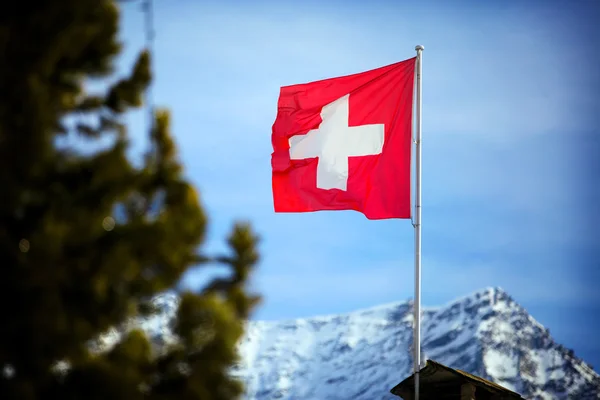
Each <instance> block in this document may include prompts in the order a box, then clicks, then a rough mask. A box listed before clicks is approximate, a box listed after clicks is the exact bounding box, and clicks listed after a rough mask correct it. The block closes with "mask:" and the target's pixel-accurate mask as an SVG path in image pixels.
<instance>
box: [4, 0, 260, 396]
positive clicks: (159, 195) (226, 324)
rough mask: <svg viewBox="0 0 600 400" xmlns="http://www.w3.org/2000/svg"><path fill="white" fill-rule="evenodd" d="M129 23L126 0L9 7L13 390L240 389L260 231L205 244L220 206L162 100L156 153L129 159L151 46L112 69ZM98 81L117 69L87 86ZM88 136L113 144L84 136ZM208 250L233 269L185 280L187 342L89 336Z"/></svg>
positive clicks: (141, 307) (7, 384)
mask: <svg viewBox="0 0 600 400" xmlns="http://www.w3.org/2000/svg"><path fill="white" fill-rule="evenodd" d="M118 22H119V8H118V6H117V4H116V3H115V1H114V0H62V1H40V2H23V3H20V2H16V3H15V2H12V3H11V5H10V6H7V7H4V8H3V10H2V12H1V13H0V55H1V56H2V61H1V62H0V313H1V315H2V322H1V323H0V399H23V400H28V399H45V398H60V399H103V400H104V399H115V400H117V399H127V400H134V399H141V398H144V399H179V400H184V399H202V400H211V399H223V400H231V399H235V398H237V397H238V396H239V395H240V393H241V391H242V386H241V384H240V382H238V381H236V380H235V379H233V378H231V376H230V374H229V368H230V367H231V366H232V365H234V363H235V362H236V343H237V341H238V339H239V338H240V336H241V335H242V333H243V322H244V320H246V318H247V317H248V315H249V313H250V311H251V310H252V307H253V306H254V304H255V303H256V302H257V297H254V296H252V295H249V294H248V293H247V291H246V287H245V285H246V282H247V279H248V275H249V273H250V272H251V270H252V268H253V266H254V265H255V264H256V262H257V260H258V255H257V253H256V249H255V246H256V242H257V238H256V237H255V235H254V233H253V232H252V230H251V228H250V226H249V225H247V224H237V225H235V226H234V228H233V230H232V233H231V235H230V237H229V239H228V243H229V247H230V249H231V252H230V254H228V255H225V256H219V257H208V256H206V255H201V254H199V253H198V249H199V248H200V247H199V246H200V245H201V244H202V242H203V240H204V236H205V232H206V224H207V216H206V215H205V213H204V211H203V209H202V208H201V206H200V204H199V199H198V196H197V193H196V192H195V190H194V188H193V187H192V185H191V184H190V183H189V182H188V181H186V179H185V178H184V174H183V171H182V166H181V164H180V163H179V161H178V158H177V154H176V146H175V143H174V141H173V138H172V135H171V132H170V131H169V114H168V112H167V111H165V110H161V111H158V112H156V114H155V122H154V127H153V129H152V131H151V132H150V141H151V146H150V150H149V151H148V152H147V153H146V154H145V156H144V159H143V163H142V165H141V166H139V165H134V164H133V163H132V162H131V161H130V160H129V158H128V156H127V154H126V151H127V149H128V137H127V130H126V128H125V126H124V124H123V122H122V121H123V117H124V115H125V114H126V113H127V112H128V111H130V110H131V109H134V108H138V107H140V106H141V105H142V99H143V92H144V90H145V88H146V87H147V86H148V84H149V83H150V81H151V71H150V62H149V61H150V55H149V54H148V53H147V52H142V53H141V54H140V55H139V58H138V59H137V61H136V63H135V65H134V66H133V68H132V70H131V73H130V74H129V76H125V77H120V78H118V79H117V77H115V76H114V72H113V64H114V62H115V58H116V56H118V54H119V52H120V49H121V46H120V43H119V42H118V40H117V32H118ZM165 79H168V78H165ZM98 80H103V82H104V81H107V80H109V81H110V82H111V83H110V85H108V88H107V89H106V90H105V91H103V92H99V93H94V92H89V91H88V90H86V89H87V87H89V85H87V83H88V82H93V81H98ZM74 137H76V138H78V140H79V141H84V142H86V143H88V142H89V143H92V144H94V143H101V144H102V147H101V148H99V150H97V151H94V152H90V151H84V150H83V149H82V147H81V146H79V145H74V144H73V143H74V142H73V140H72V139H73V138H74ZM67 139H68V140H67ZM86 147H88V148H89V146H86ZM97 148H98V147H97ZM208 261H211V262H212V263H214V262H219V263H224V264H226V265H229V266H230V267H231V271H232V273H231V276H230V277H229V278H227V279H219V280H215V281H214V282H212V283H211V284H210V285H208V287H206V288H204V289H203V290H202V291H200V292H198V293H191V292H188V293H184V294H183V295H182V297H181V302H180V306H179V309H178V312H177V317H176V320H175V323H174V327H173V328H174V332H175V333H176V334H177V335H178V338H179V340H178V341H177V344H176V345H173V346H170V347H168V348H166V349H163V351H162V352H160V353H157V352H153V350H152V348H151V346H150V343H149V341H148V339H147V338H146V337H145V336H144V335H143V334H142V333H141V332H139V331H132V332H130V333H128V334H127V335H125V336H124V337H123V338H122V339H121V340H120V342H119V343H118V344H117V345H116V346H115V347H114V348H112V349H110V350H109V351H106V352H102V353H94V352H92V351H91V350H90V342H91V341H92V340H94V339H95V338H97V337H98V336H99V335H100V334H102V333H104V332H106V330H107V329H108V328H110V327H113V326H119V324H122V323H123V322H124V321H126V320H127V319H128V318H131V317H133V316H135V315H141V314H144V313H146V314H147V313H151V312H154V311H155V310H152V307H149V304H151V303H150V301H149V300H150V299H151V298H152V296H154V295H156V294H157V293H160V292H161V291H164V290H166V289H169V288H172V287H173V286H174V285H176V284H177V282H178V281H179V280H180V278H181V276H182V274H183V273H184V272H185V271H186V270H187V269H188V268H190V267H192V266H196V265H199V264H203V263H204V265H205V266H208V265H206V263H207V262H208ZM57 362H65V363H66V365H67V366H68V367H67V368H66V369H63V370H59V369H57V368H56V365H57Z"/></svg>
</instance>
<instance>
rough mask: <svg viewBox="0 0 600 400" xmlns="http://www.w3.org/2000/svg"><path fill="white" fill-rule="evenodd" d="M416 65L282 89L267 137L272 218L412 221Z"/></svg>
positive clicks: (404, 64)
mask: <svg viewBox="0 0 600 400" xmlns="http://www.w3.org/2000/svg"><path fill="white" fill-rule="evenodd" d="M415 61H416V57H415V58H411V59H409V60H405V61H401V62H398V63H395V64H391V65H388V66H385V67H381V68H377V69H374V70H371V71H367V72H362V73H358V74H354V75H348V76H343V77H338V78H331V79H325V80H321V81H317V82H311V83H305V84H298V85H292V86H284V87H282V88H281V92H280V96H279V102H278V106H277V118H276V119H275V123H274V124H273V134H272V142H273V154H272V157H271V164H272V167H273V201H274V206H275V212H310V211H320V210H356V211H359V212H361V213H363V214H364V215H365V216H366V217H367V218H368V219H386V218H410V217H411V201H410V197H411V190H410V186H411V185H410V182H411V141H412V135H411V126H412V109H413V88H414V86H413V83H414V75H415Z"/></svg>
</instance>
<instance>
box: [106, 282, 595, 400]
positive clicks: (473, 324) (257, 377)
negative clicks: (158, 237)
mask: <svg viewBox="0 0 600 400" xmlns="http://www.w3.org/2000/svg"><path fill="white" fill-rule="evenodd" d="M157 302H159V303H160V304H161V306H162V308H163V310H164V314H162V315H159V316H156V317H153V318H151V319H147V320H143V321H139V322H138V323H139V324H141V325H142V327H143V328H144V329H145V330H146V331H148V333H149V334H150V335H151V336H152V338H153V340H154V341H155V342H156V343H159V344H160V343H164V342H165V341H169V340H173V338H172V336H171V335H170V333H169V329H168V321H169V318H170V316H171V315H172V314H173V311H174V309H175V308H176V305H177V298H176V297H175V296H174V295H163V296H160V297H158V298H157ZM117 334H118V333H117V332H116V331H115V332H113V335H108V336H107V340H108V341H109V342H110V341H112V340H114V338H115V336H114V335H117ZM411 343H412V303H411V302H402V303H394V304H388V305H383V306H379V307H374V308H370V309H366V310H359V311H355V312H352V313H347V314H342V315H330V316H320V317H314V318H307V319H297V320H292V321H277V322H263V321H257V322H249V323H248V324H247V327H246V335H245V337H244V338H243V340H242V341H241V343H240V354H241V356H242V357H241V358H242V360H241V362H240V363H239V365H237V366H236V368H234V371H233V373H234V374H235V375H237V376H239V377H240V378H241V379H242V380H243V381H244V382H245V383H246V388H247V396H246V397H245V399H248V400H273V399H294V400H329V399H331V400H335V399H340V400H341V399H344V400H347V399H353V400H362V399H364V400H367V399H368V400H374V399H398V397H396V396H393V395H391V394H390V393H389V390H390V389H391V388H392V387H393V386H394V385H396V384H397V383H399V382H400V381H401V380H403V379H404V378H406V377H407V376H409V375H410V374H411V366H412V357H411V348H410V347H411ZM422 352H423V359H424V360H425V359H433V360H435V361H438V362H441V363H442V364H445V365H448V366H450V367H453V368H458V369H462V370H465V371H467V372H471V373H474V374H476V375H479V376H481V377H484V378H487V379H490V380H492V381H494V382H497V383H498V384H500V385H502V386H505V387H506V388H508V389H511V390H513V391H516V392H518V393H521V394H522V395H523V397H526V398H528V399H552V400H554V399H556V400H560V399H579V400H585V399H600V376H599V375H598V374H597V373H596V372H595V371H594V370H593V369H592V368H591V367H590V366H589V365H587V364H586V363H585V362H583V361H582V360H580V359H578V358H577V357H575V356H574V354H573V352H572V351H571V350H568V349H565V348H564V347H562V346H561V345H559V344H557V343H555V342H554V341H553V340H552V338H551V336H550V334H549V332H548V330H547V329H545V328H544V327H543V326H542V325H540V324H539V323H538V322H536V321H535V320H534V319H533V318H532V317H531V316H530V315H529V314H528V313H527V312H526V311H525V310H524V309H523V308H522V307H521V306H519V305H518V304H516V303H515V302H514V301H513V300H512V299H511V298H510V296H509V295H508V294H507V293H505V292H504V291H502V290H501V289H497V288H488V289H485V290H481V291H478V292H476V293H474V294H472V295H469V296H467V297H464V298H461V299H458V300H455V301H453V302H451V303H450V304H448V305H446V306H443V307H439V308H431V309H424V311H423V321H422Z"/></svg>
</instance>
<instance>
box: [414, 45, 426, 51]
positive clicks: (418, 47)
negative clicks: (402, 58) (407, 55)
mask: <svg viewBox="0 0 600 400" xmlns="http://www.w3.org/2000/svg"><path fill="white" fill-rule="evenodd" d="M415 50H416V51H423V50H425V47H423V45H420V44H419V45H417V46H415Z"/></svg>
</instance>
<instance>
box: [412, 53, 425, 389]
mask: <svg viewBox="0 0 600 400" xmlns="http://www.w3.org/2000/svg"><path fill="white" fill-rule="evenodd" d="M415 50H416V51H417V99H416V100H417V107H416V108H417V120H416V135H415V170H416V174H415V215H414V222H413V223H414V228H415V299H414V307H413V308H414V334H413V350H414V357H413V369H414V376H415V400H419V389H420V388H419V371H420V369H421V72H422V69H421V66H422V65H421V64H422V57H423V54H422V53H423V50H425V48H424V47H423V46H421V45H418V46H416V47H415Z"/></svg>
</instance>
